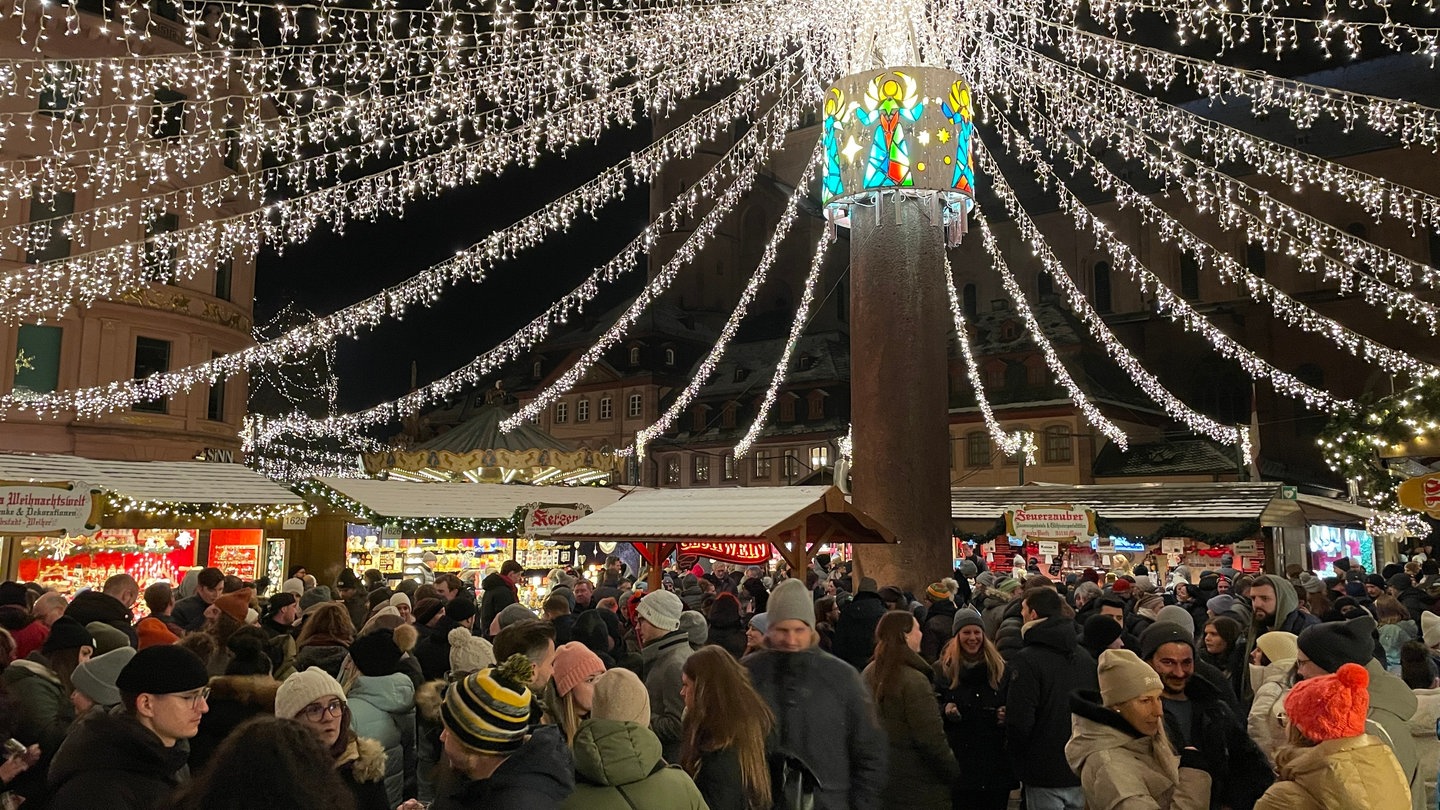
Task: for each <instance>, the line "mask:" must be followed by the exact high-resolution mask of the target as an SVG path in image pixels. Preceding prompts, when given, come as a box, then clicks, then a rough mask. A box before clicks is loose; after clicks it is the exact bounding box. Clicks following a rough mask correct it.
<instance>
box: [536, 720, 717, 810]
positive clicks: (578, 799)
mask: <svg viewBox="0 0 1440 810" xmlns="http://www.w3.org/2000/svg"><path fill="white" fill-rule="evenodd" d="M573 752H574V755H575V775H576V780H575V792H574V793H572V794H570V798H568V799H566V800H565V802H564V804H562V805H560V806H561V808H563V810H572V808H573V810H672V808H673V810H683V809H684V808H690V810H704V808H705V807H706V805H705V799H704V798H702V797H701V796H700V790H699V789H698V788H696V787H695V783H694V782H693V781H691V780H690V777H689V776H687V775H686V774H685V772H684V771H682V770H680V769H679V768H677V767H674V766H670V767H667V766H666V765H665V761H664V760H663V759H661V757H660V738H659V737H656V736H655V732H653V731H651V730H650V729H648V728H645V727H644V726H641V725H639V724H638V723H627V722H622V721H619V720H586V721H585V722H584V723H581V724H580V729H579V731H577V732H576V733H575V742H574V744H573Z"/></svg>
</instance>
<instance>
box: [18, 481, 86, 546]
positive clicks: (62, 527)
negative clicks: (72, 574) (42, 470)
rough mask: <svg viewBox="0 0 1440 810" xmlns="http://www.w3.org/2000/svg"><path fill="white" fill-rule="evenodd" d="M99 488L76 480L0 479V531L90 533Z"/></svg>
mask: <svg viewBox="0 0 1440 810" xmlns="http://www.w3.org/2000/svg"><path fill="white" fill-rule="evenodd" d="M103 508H104V499H103V498H102V497H101V491H100V490H99V489H96V488H94V487H90V486H86V485H85V484H82V483H79V482H77V481H53V482H40V481H0V534H65V535H69V536H71V537H79V536H81V535H87V534H94V533H95V531H96V530H97V529H99V528H100V513H101V510H102V509H103Z"/></svg>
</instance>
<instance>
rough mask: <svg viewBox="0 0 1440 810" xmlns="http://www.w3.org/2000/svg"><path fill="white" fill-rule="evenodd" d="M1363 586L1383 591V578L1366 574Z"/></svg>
mask: <svg viewBox="0 0 1440 810" xmlns="http://www.w3.org/2000/svg"><path fill="white" fill-rule="evenodd" d="M1365 584H1366V585H1374V586H1375V587H1377V588H1379V589H1380V590H1382V591H1383V590H1385V577H1382V576H1380V575H1379V574H1366V575H1365Z"/></svg>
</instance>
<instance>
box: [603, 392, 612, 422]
mask: <svg viewBox="0 0 1440 810" xmlns="http://www.w3.org/2000/svg"><path fill="white" fill-rule="evenodd" d="M614 417H615V402H614V400H612V399H610V397H601V398H600V418H601V419H602V420H606V421H608V420H610V419H613V418H614Z"/></svg>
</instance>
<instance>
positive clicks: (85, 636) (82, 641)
mask: <svg viewBox="0 0 1440 810" xmlns="http://www.w3.org/2000/svg"><path fill="white" fill-rule="evenodd" d="M81 647H89V648H90V649H92V650H93V649H95V637H94V636H93V635H91V634H90V631H89V630H86V629H85V625H83V624H81V623H80V622H77V621H75V620H74V619H72V618H70V617H69V616H61V617H60V618H58V619H56V620H55V623H54V624H52V625H50V635H49V636H46V638H45V643H44V645H42V646H41V647H40V652H43V653H52V652H55V651H56V650H78V649H80V648H81Z"/></svg>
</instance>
